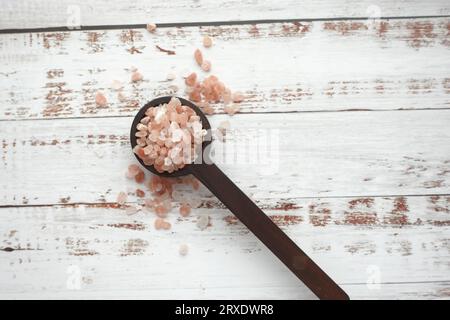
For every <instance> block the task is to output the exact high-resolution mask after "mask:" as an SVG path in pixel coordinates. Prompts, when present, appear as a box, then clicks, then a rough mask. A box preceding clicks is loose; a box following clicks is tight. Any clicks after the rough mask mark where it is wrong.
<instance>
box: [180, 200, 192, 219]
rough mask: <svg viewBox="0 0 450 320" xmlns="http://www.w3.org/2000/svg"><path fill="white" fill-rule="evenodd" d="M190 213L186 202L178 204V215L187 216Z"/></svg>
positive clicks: (189, 207)
mask: <svg viewBox="0 0 450 320" xmlns="http://www.w3.org/2000/svg"><path fill="white" fill-rule="evenodd" d="M190 213H191V206H190V205H189V204H188V203H183V204H182V205H181V206H180V215H181V216H182V217H187V216H188V215H189V214H190Z"/></svg>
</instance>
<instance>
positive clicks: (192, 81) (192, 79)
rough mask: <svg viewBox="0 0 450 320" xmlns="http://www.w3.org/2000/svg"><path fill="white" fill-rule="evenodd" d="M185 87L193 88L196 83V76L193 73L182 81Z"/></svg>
mask: <svg viewBox="0 0 450 320" xmlns="http://www.w3.org/2000/svg"><path fill="white" fill-rule="evenodd" d="M184 82H185V83H186V85H187V86H189V87H193V86H195V83H196V82H197V74H196V73H195V72H192V73H191V74H190V75H188V76H187V77H186V79H185V80H184Z"/></svg>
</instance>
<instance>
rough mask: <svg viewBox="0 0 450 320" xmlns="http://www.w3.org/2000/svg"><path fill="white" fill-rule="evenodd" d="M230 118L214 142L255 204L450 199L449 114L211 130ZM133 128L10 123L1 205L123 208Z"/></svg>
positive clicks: (244, 123)
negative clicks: (120, 199) (222, 138)
mask: <svg viewBox="0 0 450 320" xmlns="http://www.w3.org/2000/svg"><path fill="white" fill-rule="evenodd" d="M224 120H229V121H230V123H231V129H232V130H233V131H231V132H230V136H229V140H228V141H227V143H225V144H222V143H221V142H219V141H216V142H214V143H213V147H214V150H215V159H216V162H217V163H218V165H219V166H220V167H221V168H222V169H223V171H224V172H226V174H228V175H229V176H230V178H232V179H233V180H234V181H235V182H236V183H237V184H238V185H239V186H240V187H242V188H243V189H244V190H245V191H247V192H251V193H253V194H254V196H255V197H256V199H276V200H279V199H289V198H301V197H340V196H374V195H375V196H376V195H413V194H423V195H433V194H450V189H449V186H450V181H449V177H450V174H449V173H450V149H449V146H450V143H449V142H450V132H449V130H448V123H449V121H450V111H449V110H427V111H386V112H368V111H367V112H365V111H362V112H342V113H340V112H334V113H295V114H260V115H250V114H242V115H236V116H234V117H232V118H230V117H229V116H225V115H220V116H215V117H212V118H211V124H212V127H213V128H216V127H217V126H218V124H219V123H220V122H222V121H224ZM131 122H132V118H129V117H123V118H104V119H101V120H99V119H92V118H90V119H63V120H58V121H53V120H52V121H20V122H16V121H6V122H2V124H1V135H2V137H1V139H2V155H1V157H2V170H0V181H1V182H0V183H1V190H3V191H2V194H1V200H0V202H1V204H2V205H23V204H25V205H40V204H55V203H67V202H69V203H78V202H90V203H91V202H94V203H95V202H101V201H106V202H111V201H115V199H116V195H117V193H118V192H119V191H122V190H125V189H126V188H135V185H134V183H131V182H130V181H129V180H127V179H126V178H125V175H124V173H125V169H126V167H127V166H128V164H130V163H132V162H135V161H136V160H135V158H134V155H133V154H132V152H131V148H130V146H129V130H130V125H131ZM258 129H259V131H258ZM259 136H262V137H267V138H268V141H267V143H268V144H269V143H272V144H271V146H273V149H270V148H266V146H265V145H264V144H263V142H264V141H258V140H257V138H258V137H259ZM269 138H270V139H271V140H269ZM331 141H332V144H331ZM256 142H257V143H256ZM258 145H259V146H261V148H260V149H261V150H260V151H259V153H258V152H256V153H252V152H254V150H255V149H254V147H255V146H258ZM269 146H270V145H269ZM236 154H239V157H238V156H237V155H236ZM254 154H256V155H259V158H258V159H255V158H254V157H253V155H254ZM266 157H270V159H271V161H270V162H268V161H267V160H266V159H267V158H266ZM280 177H283V178H282V179H280ZM47 186H52V190H51V192H49V190H48V188H47ZM132 190H134V189H132ZM203 196H205V197H208V196H210V195H209V193H204V194H203ZM67 199H69V200H67Z"/></svg>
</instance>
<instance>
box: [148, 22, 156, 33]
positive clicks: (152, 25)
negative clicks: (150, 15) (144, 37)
mask: <svg viewBox="0 0 450 320" xmlns="http://www.w3.org/2000/svg"><path fill="white" fill-rule="evenodd" d="M146 29H147V31H148V32H151V33H153V32H155V31H156V24H155V23H148V24H147V26H146Z"/></svg>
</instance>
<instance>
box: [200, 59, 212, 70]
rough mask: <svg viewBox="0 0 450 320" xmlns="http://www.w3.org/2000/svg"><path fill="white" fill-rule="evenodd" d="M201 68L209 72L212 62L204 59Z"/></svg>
mask: <svg viewBox="0 0 450 320" xmlns="http://www.w3.org/2000/svg"><path fill="white" fill-rule="evenodd" d="M201 68H202V70H203V71H205V72H209V71H210V70H211V62H209V61H208V60H204V61H203V63H202V65H201Z"/></svg>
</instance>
